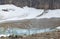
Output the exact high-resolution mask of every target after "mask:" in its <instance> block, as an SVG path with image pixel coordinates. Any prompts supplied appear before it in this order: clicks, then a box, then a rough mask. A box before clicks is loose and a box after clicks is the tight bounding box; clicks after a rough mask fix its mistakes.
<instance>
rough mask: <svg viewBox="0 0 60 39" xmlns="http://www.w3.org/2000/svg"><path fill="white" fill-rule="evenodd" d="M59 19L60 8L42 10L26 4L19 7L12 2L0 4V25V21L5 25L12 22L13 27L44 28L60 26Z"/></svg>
mask: <svg viewBox="0 0 60 39" xmlns="http://www.w3.org/2000/svg"><path fill="white" fill-rule="evenodd" d="M59 21H60V9H56V10H43V9H35V8H30V7H27V6H25V7H23V8H20V7H17V6H15V5H13V4H7V5H0V25H1V23H2V24H3V23H7V25H9V23H11V24H12V23H13V24H12V25H13V26H15V27H21V26H24V27H27V28H28V27H29V28H39V29H44V28H55V27H57V26H60V23H59ZM16 22H17V23H16ZM19 23H20V24H21V26H19V25H20V24H19ZM4 26H5V25H4Z"/></svg>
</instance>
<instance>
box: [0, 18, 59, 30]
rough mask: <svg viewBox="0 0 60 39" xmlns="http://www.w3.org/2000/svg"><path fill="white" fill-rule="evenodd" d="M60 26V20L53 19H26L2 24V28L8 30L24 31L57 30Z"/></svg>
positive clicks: (0, 25)
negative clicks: (11, 28) (33, 29)
mask: <svg viewBox="0 0 60 39" xmlns="http://www.w3.org/2000/svg"><path fill="white" fill-rule="evenodd" d="M57 26H60V18H51V19H46V18H43V19H26V20H20V21H19V20H18V21H14V22H13V21H9V22H8V21H7V22H5V23H2V24H0V27H4V28H8V27H17V28H24V29H29V28H30V29H31V28H38V29H46V28H52V29H53V28H55V27H57Z"/></svg>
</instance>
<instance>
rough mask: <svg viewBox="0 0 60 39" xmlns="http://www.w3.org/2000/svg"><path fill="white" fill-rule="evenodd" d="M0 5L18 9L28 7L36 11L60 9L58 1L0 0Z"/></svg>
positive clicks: (59, 0)
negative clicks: (36, 9) (9, 5)
mask: <svg viewBox="0 0 60 39" xmlns="http://www.w3.org/2000/svg"><path fill="white" fill-rule="evenodd" d="M0 4H14V5H16V6H19V7H24V6H29V7H34V8H38V9H40V8H41V9H58V8H60V0H0Z"/></svg>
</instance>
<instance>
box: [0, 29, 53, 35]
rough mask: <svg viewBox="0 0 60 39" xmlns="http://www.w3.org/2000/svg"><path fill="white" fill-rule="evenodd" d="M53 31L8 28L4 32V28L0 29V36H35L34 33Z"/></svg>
mask: <svg viewBox="0 0 60 39" xmlns="http://www.w3.org/2000/svg"><path fill="white" fill-rule="evenodd" d="M53 30H54V29H53ZM53 30H51V29H49V28H47V29H20V28H10V29H6V30H4V28H0V34H15V35H31V34H36V33H43V32H50V31H53Z"/></svg>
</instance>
